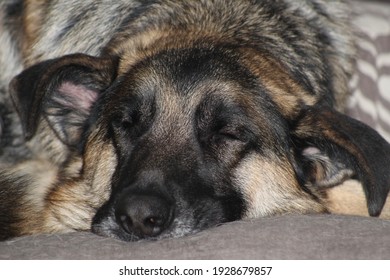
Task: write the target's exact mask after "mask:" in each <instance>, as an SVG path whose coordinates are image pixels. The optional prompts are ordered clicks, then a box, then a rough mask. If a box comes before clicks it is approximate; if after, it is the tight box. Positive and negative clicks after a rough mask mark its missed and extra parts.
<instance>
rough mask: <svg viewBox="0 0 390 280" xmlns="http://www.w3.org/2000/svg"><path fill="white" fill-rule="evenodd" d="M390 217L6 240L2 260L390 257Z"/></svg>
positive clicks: (292, 219) (275, 220)
mask: <svg viewBox="0 0 390 280" xmlns="http://www.w3.org/2000/svg"><path fill="white" fill-rule="evenodd" d="M389 233H390V221H385V220H380V219H377V218H362V217H355V216H338V215H313V216H302V215H292V216H280V217H269V218H263V219H257V220H252V221H237V222H233V223H229V224H224V225H221V226H219V227H216V228H212V229H209V230H206V231H202V232H200V233H198V234H195V235H191V236H187V237H184V238H179V239H165V240H160V241H149V242H148V241H142V242H136V243H126V242H122V241H118V240H114V239H108V238H102V237H99V236H96V235H93V234H89V233H80V232H79V233H72V234H63V235H38V236H30V237H22V238H17V239H14V240H10V241H6V242H2V243H0V259H390V234H389Z"/></svg>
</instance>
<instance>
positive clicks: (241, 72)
mask: <svg viewBox="0 0 390 280" xmlns="http://www.w3.org/2000/svg"><path fill="white" fill-rule="evenodd" d="M121 79H122V86H121V88H120V92H119V93H118V94H119V95H121V96H123V97H124V98H126V97H133V98H134V97H136V98H138V99H141V100H144V102H146V103H148V102H149V103H150V102H151V101H152V100H153V102H155V104H156V105H157V106H160V109H161V110H162V112H165V113H169V112H171V111H173V110H179V109H180V110H181V111H182V113H183V112H184V113H186V114H188V113H190V112H193V111H194V110H196V108H197V107H198V106H199V105H200V104H202V103H204V102H205V100H206V99H207V101H208V102H211V103H213V102H212V101H215V102H214V103H220V104H221V103H224V104H226V105H229V107H234V106H240V107H242V108H248V109H254V108H255V107H256V110H257V111H259V110H266V109H267V108H270V103H272V101H271V99H270V97H269V96H268V94H267V90H266V89H265V88H264V87H262V85H261V83H260V82H259V80H258V79H257V77H255V76H254V75H253V74H252V72H251V71H250V70H249V69H248V68H247V67H246V66H244V65H242V64H241V63H240V62H239V59H238V58H237V57H236V56H235V55H234V54H231V53H229V52H224V51H221V50H218V51H216V50H208V49H207V50H204V49H196V48H194V49H185V50H170V51H164V52H162V53H159V54H157V55H154V56H152V57H149V58H147V59H144V60H143V61H142V62H140V63H138V64H137V65H136V66H134V67H132V68H131V69H129V71H128V72H127V73H126V74H125V75H124V76H123V77H122V78H121ZM264 104H266V106H263V105H264Z"/></svg>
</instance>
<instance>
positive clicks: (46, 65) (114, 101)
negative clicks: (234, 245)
mask: <svg viewBox="0 0 390 280" xmlns="http://www.w3.org/2000/svg"><path fill="white" fill-rule="evenodd" d="M121 64H122V65H123V61H121V60H119V59H117V58H97V57H90V56H87V55H83V54H76V55H70V56H66V57H62V58H58V59H54V60H49V61H46V62H42V63H40V64H38V65H35V66H33V67H31V68H29V69H27V70H26V71H24V72H23V73H22V74H21V75H19V76H18V77H17V78H16V79H15V80H14V82H13V84H12V88H13V96H14V100H15V105H16V107H17V109H18V111H19V113H20V115H21V119H22V121H23V123H24V127H25V131H26V136H27V137H28V138H32V137H34V135H36V131H37V128H38V127H39V126H40V123H42V122H45V123H46V124H48V126H49V127H50V129H51V130H52V131H53V132H54V133H55V135H56V137H55V139H54V138H53V139H52V141H60V142H61V144H60V146H61V147H66V149H67V152H66V153H65V154H72V155H73V156H74V155H76V157H80V158H82V160H83V165H82V168H81V170H80V173H79V175H78V179H77V180H80V181H83V183H84V184H85V183H87V184H89V185H90V187H91V196H93V194H94V193H95V192H96V194H99V195H101V192H102V190H101V189H104V192H106V195H107V196H109V199H108V200H107V201H106V202H105V203H104V204H103V205H101V207H100V208H99V209H98V210H97V212H96V215H95V212H93V213H91V215H95V216H94V219H93V223H92V230H93V231H95V232H96V233H99V234H102V235H107V236H115V237H119V238H121V239H123V240H138V239H142V238H160V237H167V236H181V235H184V234H188V233H191V232H196V231H198V230H201V229H203V228H207V227H209V226H212V225H216V224H219V223H223V222H228V221H233V220H237V219H241V218H251V217H259V216H265V215H272V214H278V213H287V212H289V213H290V212H295V213H311V212H327V211H328V210H327V207H326V203H325V199H324V195H325V194H324V190H325V189H326V188H329V187H333V186H335V185H337V184H339V183H341V182H343V181H344V180H345V179H347V178H352V177H356V178H358V179H359V180H361V181H362V183H363V188H364V190H365V193H366V197H367V204H368V209H369V213H370V214H371V215H373V216H377V215H379V213H380V212H381V209H382V207H383V205H384V203H385V200H386V196H387V193H388V191H389V187H390V179H389V175H388V172H387V168H386V167H385V165H386V164H388V162H389V160H390V156H389V151H390V148H389V145H388V144H387V143H386V142H385V141H384V140H383V139H382V138H381V137H380V136H379V135H378V134H377V133H375V132H374V131H373V130H372V129H370V128H368V127H367V126H365V125H364V124H362V123H360V122H358V121H355V120H353V119H350V118H348V117H347V116H345V115H342V114H340V113H338V112H336V111H334V110H333V109H332V108H331V107H330V106H329V104H327V103H326V102H324V100H323V98H322V97H319V96H315V95H313V94H311V93H307V92H305V90H304V89H303V88H302V87H301V86H300V84H299V83H298V82H297V81H294V80H293V79H291V77H290V76H289V75H288V73H287V72H286V71H284V70H283V68H282V67H281V66H280V65H279V64H277V63H275V62H274V61H273V60H272V59H269V58H267V57H265V56H263V55H261V54H253V53H250V51H248V50H244V49H242V50H235V51H232V50H230V49H229V48H228V47H225V48H218V47H213V48H187V49H167V50H164V51H160V52H157V53H154V54H151V55H147V56H145V57H144V58H143V59H141V60H140V61H138V62H136V63H134V65H132V66H131V67H126V69H125V70H123V67H121ZM119 69H122V70H119ZM40 133H42V132H40ZM46 152H49V153H52V151H46ZM66 162H67V161H66V160H63V161H61V164H65V165H66ZM107 163H109V164H107Z"/></svg>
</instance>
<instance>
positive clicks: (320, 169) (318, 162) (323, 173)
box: [299, 146, 354, 189]
mask: <svg viewBox="0 0 390 280" xmlns="http://www.w3.org/2000/svg"><path fill="white" fill-rule="evenodd" d="M327 150H328V149H326V150H323V151H321V150H320V148H317V147H314V146H308V147H304V148H303V149H300V151H299V153H300V155H299V158H300V167H301V170H302V173H303V181H304V184H305V185H306V187H309V188H316V189H318V188H330V187H334V186H337V185H340V184H341V183H343V182H344V181H346V180H348V179H350V178H352V177H353V176H354V171H353V169H352V168H349V167H348V164H347V163H346V161H350V160H348V159H343V157H342V156H341V155H330V154H329V153H327V152H326V151H327ZM331 150H332V149H331ZM333 151H335V150H334V149H333Z"/></svg>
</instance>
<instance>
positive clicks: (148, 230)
mask: <svg viewBox="0 0 390 280" xmlns="http://www.w3.org/2000/svg"><path fill="white" fill-rule="evenodd" d="M115 214H116V219H117V222H118V224H119V225H120V226H121V227H122V228H123V229H124V230H125V231H126V232H127V233H129V234H132V235H136V236H138V237H141V238H144V237H153V236H157V235H159V234H160V233H161V232H162V231H164V230H165V229H166V228H167V227H168V226H169V225H170V222H171V220H172V216H173V207H172V203H170V202H169V201H167V200H166V199H164V198H162V197H159V196H149V195H139V194H136V195H131V196H124V197H122V198H121V199H120V200H119V202H118V203H117V206H116V209H115Z"/></svg>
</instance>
